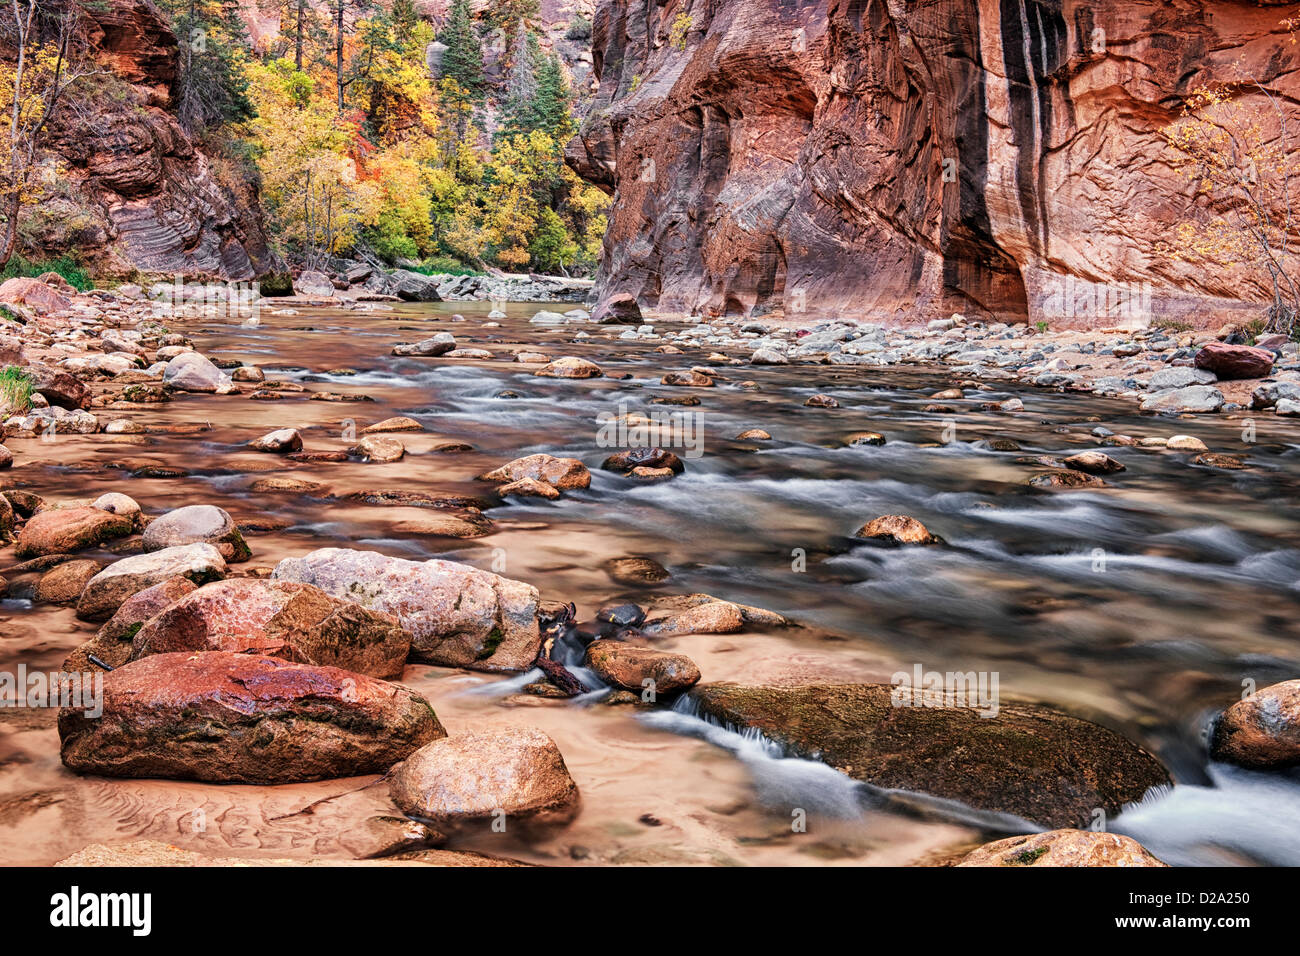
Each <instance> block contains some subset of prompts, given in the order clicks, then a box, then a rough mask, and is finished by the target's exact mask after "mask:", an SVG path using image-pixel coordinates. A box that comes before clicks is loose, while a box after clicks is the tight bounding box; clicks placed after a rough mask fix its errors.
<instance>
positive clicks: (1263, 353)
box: [1193, 342, 1273, 379]
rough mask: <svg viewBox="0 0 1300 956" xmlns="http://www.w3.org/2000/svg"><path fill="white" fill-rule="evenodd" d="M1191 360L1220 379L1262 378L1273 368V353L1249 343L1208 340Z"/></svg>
mask: <svg viewBox="0 0 1300 956" xmlns="http://www.w3.org/2000/svg"><path fill="white" fill-rule="evenodd" d="M1193 362H1194V363H1195V365H1196V367H1197V368H1203V369H1205V370H1206V371H1210V372H1213V373H1214V374H1215V375H1217V376H1219V378H1221V379H1232V378H1263V377H1264V376H1265V375H1267V374H1268V373H1269V372H1271V371H1272V370H1273V353H1272V352H1270V351H1269V350H1268V349H1257V348H1252V347H1251V346H1249V345H1229V344H1228V343H1227V342H1210V343H1208V344H1207V345H1206V346H1205V347H1204V348H1202V349H1201V350H1200V351H1199V352H1197V353H1196V358H1195V359H1194V360H1193Z"/></svg>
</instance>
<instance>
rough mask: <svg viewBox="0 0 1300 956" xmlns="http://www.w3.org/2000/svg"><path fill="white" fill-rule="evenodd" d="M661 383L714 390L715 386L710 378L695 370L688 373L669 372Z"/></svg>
mask: <svg viewBox="0 0 1300 956" xmlns="http://www.w3.org/2000/svg"><path fill="white" fill-rule="evenodd" d="M659 381H660V382H661V383H662V384H664V385H684V386H687V387H690V388H712V387H713V384H714V382H713V379H712V378H711V377H710V376H708V375H705V374H704V373H703V372H697V371H696V370H695V369H691V370H690V371H688V372H669V373H668V374H667V375H665V376H664V377H663V378H661V379H660V380H659Z"/></svg>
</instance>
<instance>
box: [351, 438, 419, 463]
mask: <svg viewBox="0 0 1300 956" xmlns="http://www.w3.org/2000/svg"><path fill="white" fill-rule="evenodd" d="M348 454H349V455H352V456H353V457H355V458H360V459H361V460H362V461H374V462H380V463H384V462H392V461H401V460H402V456H403V455H405V454H406V446H405V445H403V444H402V443H401V442H400V441H398V440H397V439H396V438H388V437H386V436H384V435H364V436H362V438H361V440H360V441H358V442H357V443H356V444H355V445H353V446H352V447H351V448H349V449H348Z"/></svg>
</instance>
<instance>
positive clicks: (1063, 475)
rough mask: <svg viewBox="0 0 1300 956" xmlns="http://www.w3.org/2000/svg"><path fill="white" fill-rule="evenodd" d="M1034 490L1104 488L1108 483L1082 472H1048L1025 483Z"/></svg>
mask: <svg viewBox="0 0 1300 956" xmlns="http://www.w3.org/2000/svg"><path fill="white" fill-rule="evenodd" d="M1025 483H1026V484H1027V485H1030V486H1031V487H1034V488H1103V487H1105V486H1106V482H1104V481H1102V479H1100V478H1098V477H1097V476H1096V475H1088V474H1085V473H1083V472H1081V471H1046V472H1043V473H1042V474H1038V475H1034V476H1033V477H1031V478H1030V479H1028V481H1026V482H1025Z"/></svg>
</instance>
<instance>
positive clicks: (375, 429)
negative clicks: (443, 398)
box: [361, 415, 424, 435]
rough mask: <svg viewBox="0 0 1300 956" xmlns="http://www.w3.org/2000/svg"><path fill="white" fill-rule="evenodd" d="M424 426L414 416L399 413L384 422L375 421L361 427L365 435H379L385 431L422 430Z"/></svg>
mask: <svg viewBox="0 0 1300 956" xmlns="http://www.w3.org/2000/svg"><path fill="white" fill-rule="evenodd" d="M422 431H424V426H423V425H421V424H420V423H419V422H417V421H416V420H415V419H414V418H407V417H405V416H403V415H398V416H397V417H396V418H385V419H384V420H383V421H382V422H375V424H373V425H367V426H366V427H365V428H363V429H361V434H363V435H379V434H382V433H384V432H422Z"/></svg>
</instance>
